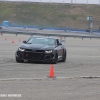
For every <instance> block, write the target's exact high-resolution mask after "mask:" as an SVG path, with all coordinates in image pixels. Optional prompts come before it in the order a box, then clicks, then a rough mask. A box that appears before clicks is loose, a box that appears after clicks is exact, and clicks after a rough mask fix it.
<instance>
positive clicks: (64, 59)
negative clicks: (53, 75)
mask: <svg viewBox="0 0 100 100" xmlns="http://www.w3.org/2000/svg"><path fill="white" fill-rule="evenodd" d="M65 61H66V51H65V53H64V54H63V59H62V62H65Z"/></svg>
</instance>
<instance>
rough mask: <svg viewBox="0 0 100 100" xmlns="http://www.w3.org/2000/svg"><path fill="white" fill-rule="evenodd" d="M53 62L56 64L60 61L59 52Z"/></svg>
mask: <svg viewBox="0 0 100 100" xmlns="http://www.w3.org/2000/svg"><path fill="white" fill-rule="evenodd" d="M53 63H54V64H57V63H58V55H57V54H56V55H55V59H54V61H53Z"/></svg>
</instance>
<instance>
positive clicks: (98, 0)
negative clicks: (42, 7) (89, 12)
mask: <svg viewBox="0 0 100 100" xmlns="http://www.w3.org/2000/svg"><path fill="white" fill-rule="evenodd" d="M0 1H4V2H6V1H12V2H44V3H72V4H100V0H0Z"/></svg>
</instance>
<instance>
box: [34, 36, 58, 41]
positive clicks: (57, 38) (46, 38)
mask: <svg viewBox="0 0 100 100" xmlns="http://www.w3.org/2000/svg"><path fill="white" fill-rule="evenodd" d="M32 37H33V38H34V37H35V38H44V39H48V38H49V39H58V38H56V37H44V36H32ZM58 40H59V39H58Z"/></svg>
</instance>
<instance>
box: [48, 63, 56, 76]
mask: <svg viewBox="0 0 100 100" xmlns="http://www.w3.org/2000/svg"><path fill="white" fill-rule="evenodd" d="M49 78H55V76H54V65H51V68H50V73H49Z"/></svg>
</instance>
